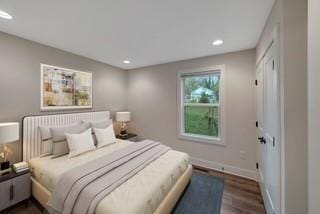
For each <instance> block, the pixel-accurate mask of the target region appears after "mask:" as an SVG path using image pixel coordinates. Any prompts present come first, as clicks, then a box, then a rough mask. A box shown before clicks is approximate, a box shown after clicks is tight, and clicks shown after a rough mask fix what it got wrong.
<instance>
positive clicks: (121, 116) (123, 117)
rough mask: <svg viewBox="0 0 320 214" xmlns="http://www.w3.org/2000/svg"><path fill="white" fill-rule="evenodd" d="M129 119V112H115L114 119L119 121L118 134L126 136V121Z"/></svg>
mask: <svg viewBox="0 0 320 214" xmlns="http://www.w3.org/2000/svg"><path fill="white" fill-rule="evenodd" d="M130 119H131V113H130V112H117V113H116V121H117V122H120V136H126V135H128V134H127V122H129V121H130Z"/></svg>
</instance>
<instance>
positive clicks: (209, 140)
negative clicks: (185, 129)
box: [178, 133, 226, 146]
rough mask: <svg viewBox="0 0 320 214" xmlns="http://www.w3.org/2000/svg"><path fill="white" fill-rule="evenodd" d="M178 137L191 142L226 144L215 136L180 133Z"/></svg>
mask: <svg viewBox="0 0 320 214" xmlns="http://www.w3.org/2000/svg"><path fill="white" fill-rule="evenodd" d="M178 137H179V139H182V140H188V141H193V142H199V143H207V144H211V145H219V146H226V145H225V143H224V142H223V141H222V140H221V138H215V137H204V136H201V135H192V134H185V133H184V134H180V135H179V136H178Z"/></svg>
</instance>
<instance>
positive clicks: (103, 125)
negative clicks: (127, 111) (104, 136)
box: [86, 119, 113, 146]
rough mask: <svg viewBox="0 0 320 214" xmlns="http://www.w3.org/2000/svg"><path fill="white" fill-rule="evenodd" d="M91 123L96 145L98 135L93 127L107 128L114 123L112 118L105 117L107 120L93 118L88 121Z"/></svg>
mask: <svg viewBox="0 0 320 214" xmlns="http://www.w3.org/2000/svg"><path fill="white" fill-rule="evenodd" d="M86 123H88V124H89V127H90V128H91V129H92V137H93V142H94V145H95V146H97V145H98V141H97V137H96V135H95V134H94V132H93V129H105V128H107V127H108V126H110V125H111V124H113V121H112V119H105V120H93V121H88V122H86Z"/></svg>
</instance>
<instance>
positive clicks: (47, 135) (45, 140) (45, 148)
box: [39, 126, 52, 157]
mask: <svg viewBox="0 0 320 214" xmlns="http://www.w3.org/2000/svg"><path fill="white" fill-rule="evenodd" d="M39 131H40V136H41V155H40V157H45V156H48V155H51V154H52V139H51V132H50V127H46V126H39Z"/></svg>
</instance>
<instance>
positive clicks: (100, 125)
mask: <svg viewBox="0 0 320 214" xmlns="http://www.w3.org/2000/svg"><path fill="white" fill-rule="evenodd" d="M89 124H90V127H91V128H98V129H104V128H107V127H108V126H109V125H111V124H112V119H106V120H97V121H90V122H89Z"/></svg>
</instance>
